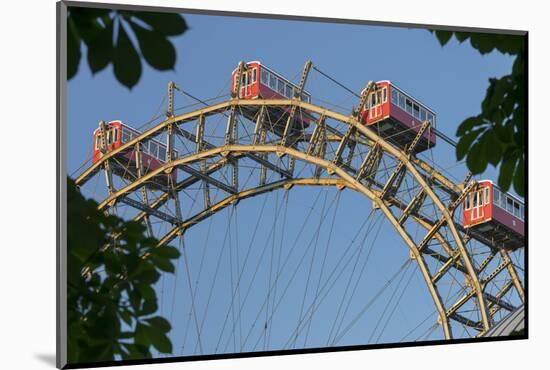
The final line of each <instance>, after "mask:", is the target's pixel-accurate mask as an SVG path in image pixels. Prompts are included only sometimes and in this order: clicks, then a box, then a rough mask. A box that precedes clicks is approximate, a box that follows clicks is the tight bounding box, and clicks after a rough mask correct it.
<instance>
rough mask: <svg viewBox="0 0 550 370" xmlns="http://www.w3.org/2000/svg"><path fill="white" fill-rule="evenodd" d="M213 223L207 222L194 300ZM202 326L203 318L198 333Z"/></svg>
mask: <svg viewBox="0 0 550 370" xmlns="http://www.w3.org/2000/svg"><path fill="white" fill-rule="evenodd" d="M213 221H214V218H213V217H210V220H209V221H208V228H207V231H206V239H205V242H204V243H203V248H202V256H201V261H200V263H199V272H198V273H197V279H196V281H195V290H194V292H193V299H195V295H196V294H197V290H198V288H199V281H200V278H201V274H202V269H203V266H204V258H205V256H206V250H207V249H208V240H209V239H210V230H211V227H212V223H213ZM190 319H191V317H190V316H189V317H188V319H187V322H186V324H185V327H186V328H187V327H188V325H189V320H190ZM203 325H204V318H203V320H202V321H201V326H200V328H199V333H201V332H202V326H203Z"/></svg>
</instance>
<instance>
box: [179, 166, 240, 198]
mask: <svg viewBox="0 0 550 370" xmlns="http://www.w3.org/2000/svg"><path fill="white" fill-rule="evenodd" d="M179 168H180V169H181V170H183V171H185V172H187V173H188V174H190V175H193V176H197V177H198V178H200V179H201V180H203V181H205V182H207V183H209V184H211V185H213V186H215V187H217V188H219V189H221V190H223V191H225V192H226V193H229V194H235V193H236V192H237V189H236V188H234V187H232V186H229V185H226V184H224V183H223V182H221V181H219V180H216V179H215V178H213V177H210V176H208V175H206V174H204V173H202V172H201V171H199V170H196V169H194V168H193V167H190V166H186V165H183V166H180V167H179Z"/></svg>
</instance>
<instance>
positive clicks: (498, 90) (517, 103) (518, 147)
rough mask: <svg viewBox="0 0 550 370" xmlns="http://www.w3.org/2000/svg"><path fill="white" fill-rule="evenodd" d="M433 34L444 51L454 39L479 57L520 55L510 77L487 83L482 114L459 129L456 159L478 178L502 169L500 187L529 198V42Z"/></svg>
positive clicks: (509, 37)
mask: <svg viewBox="0 0 550 370" xmlns="http://www.w3.org/2000/svg"><path fill="white" fill-rule="evenodd" d="M431 32H434V33H435V36H436V37H437V39H438V40H439V43H440V44H441V45H442V46H444V45H445V44H447V43H448V42H449V40H451V38H452V36H453V35H454V36H455V37H456V39H457V40H458V41H459V42H461V43H462V42H465V41H467V40H469V41H470V45H471V46H472V47H473V48H475V49H476V50H478V51H479V52H480V53H481V54H487V53H490V52H492V51H494V50H498V51H499V52H501V53H503V54H509V55H515V56H516V59H515V62H514V65H513V67H512V72H511V73H510V74H509V75H506V76H504V77H501V78H500V79H497V78H491V79H489V87H488V88H487V92H486V93H485V98H484V99H483V102H482V103H481V113H480V114H478V115H477V116H473V117H468V118H466V119H465V120H464V121H463V122H462V123H461V124H460V125H459V127H458V129H457V132H456V135H457V136H458V137H459V141H458V145H457V147H456V156H457V159H458V160H462V159H463V158H466V164H467V166H468V168H469V169H470V171H472V173H474V174H479V173H482V172H483V171H485V169H486V168H487V165H488V164H491V165H492V166H494V167H498V166H500V170H499V176H498V185H499V186H500V187H501V188H502V189H503V190H504V191H507V190H508V189H509V188H510V186H511V184H513V185H514V189H515V191H516V192H517V193H518V194H519V195H521V196H523V195H525V172H524V169H525V145H524V142H525V124H526V121H527V115H526V92H525V91H526V74H525V55H524V54H525V38H524V37H523V36H513V35H497V34H487V33H470V32H451V31H431Z"/></svg>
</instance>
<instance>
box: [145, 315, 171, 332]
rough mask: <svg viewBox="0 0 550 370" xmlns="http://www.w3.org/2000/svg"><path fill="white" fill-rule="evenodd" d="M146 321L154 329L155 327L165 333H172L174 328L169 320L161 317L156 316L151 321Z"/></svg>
mask: <svg viewBox="0 0 550 370" xmlns="http://www.w3.org/2000/svg"><path fill="white" fill-rule="evenodd" d="M145 321H147V322H148V323H149V324H151V326H152V327H155V328H157V329H158V330H160V331H162V332H164V333H167V332H169V331H170V329H172V326H171V325H170V323H169V322H168V320H166V319H165V318H163V317H160V316H155V317H152V318H150V319H145Z"/></svg>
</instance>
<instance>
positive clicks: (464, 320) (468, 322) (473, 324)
mask: <svg viewBox="0 0 550 370" xmlns="http://www.w3.org/2000/svg"><path fill="white" fill-rule="evenodd" d="M450 318H451V319H453V320H455V321H458V322H459V323H461V324H464V325H466V326H469V327H471V328H474V329H476V330H478V331H483V330H484V329H483V324H481V323H480V322H477V321H473V320H470V319H468V318H467V317H464V316H462V315H460V314H458V313H453V314H452V315H451V316H450Z"/></svg>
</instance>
